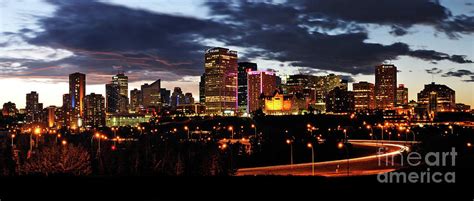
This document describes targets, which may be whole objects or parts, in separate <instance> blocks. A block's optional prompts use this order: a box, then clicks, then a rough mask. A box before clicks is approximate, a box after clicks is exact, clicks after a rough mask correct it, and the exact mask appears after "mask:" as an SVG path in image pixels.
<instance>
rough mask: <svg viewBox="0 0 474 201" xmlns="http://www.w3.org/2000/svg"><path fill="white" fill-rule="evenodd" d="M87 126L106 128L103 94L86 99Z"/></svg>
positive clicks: (89, 96) (85, 114)
mask: <svg viewBox="0 0 474 201" xmlns="http://www.w3.org/2000/svg"><path fill="white" fill-rule="evenodd" d="M84 120H85V125H86V126H90V127H102V126H105V99H104V97H103V96H102V95H101V94H95V93H91V94H89V95H87V96H86V97H85V98H84Z"/></svg>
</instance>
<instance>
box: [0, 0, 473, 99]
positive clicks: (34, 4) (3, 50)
mask: <svg viewBox="0 0 474 201" xmlns="http://www.w3.org/2000/svg"><path fill="white" fill-rule="evenodd" d="M282 2H284V1H275V2H274V3H263V2H254V3H247V4H239V3H235V2H234V3H229V4H224V3H219V2H205V1H194V2H183V3H180V4H167V2H166V1H157V2H139V3H136V4H133V5H132V4H131V3H130V2H129V1H116V0H114V1H108V2H95V1H91V2H56V1H28V3H29V4H31V6H28V7H26V6H24V4H25V3H26V2H23V3H21V2H20V3H18V2H5V3H4V4H2V5H0V6H1V7H2V11H6V12H5V15H4V17H5V19H7V20H5V21H4V22H3V21H2V25H3V26H2V30H1V33H0V34H1V35H2V36H3V37H2V39H1V40H2V41H0V43H1V46H0V69H1V73H0V77H1V79H0V84H1V85H3V86H15V87H2V89H0V93H1V94H3V95H2V96H0V103H6V102H8V101H12V102H14V103H16V104H17V107H18V108H24V107H25V101H24V94H26V93H29V92H30V91H37V92H38V93H39V94H40V96H39V102H41V103H43V104H44V106H45V107H46V106H49V105H56V106H57V105H60V104H61V101H62V99H61V96H62V94H64V93H66V92H67V89H68V84H67V75H68V74H70V73H74V72H82V73H85V74H87V75H88V82H87V83H88V84H87V93H88V94H89V93H96V94H102V95H104V96H105V87H104V84H106V83H107V82H109V80H110V77H111V76H113V75H115V74H117V72H119V71H121V72H125V73H126V74H127V76H129V92H130V90H133V89H134V88H137V89H139V88H140V86H141V85H142V84H143V83H151V82H153V81H154V80H157V79H161V80H162V83H161V84H162V86H163V87H164V88H167V89H173V88H174V87H176V86H178V87H181V88H182V89H183V91H187V92H191V93H192V94H193V95H194V99H196V100H198V99H199V97H198V96H199V92H198V91H199V89H198V88H199V85H198V83H199V80H200V76H201V75H202V73H203V66H204V59H203V58H202V54H203V52H204V51H205V50H206V49H207V48H209V47H213V46H220V47H226V48H229V49H232V50H237V51H238V53H239V60H238V62H253V63H257V64H258V65H259V69H260V70H266V69H273V70H276V71H277V75H279V76H281V77H284V76H285V75H291V74H297V73H298V72H306V73H309V74H315V75H324V74H329V73H335V74H340V75H343V76H345V77H347V78H350V80H351V81H355V82H359V81H368V82H370V83H375V80H374V78H373V73H374V71H373V68H374V66H375V65H376V64H380V63H383V62H388V63H392V64H395V65H396V66H397V67H398V70H399V72H398V73H397V74H398V80H397V81H398V83H401V84H405V86H407V88H409V97H408V98H409V100H416V96H417V93H418V92H419V91H421V90H422V89H423V86H424V85H425V84H428V83H431V82H432V81H434V82H436V83H439V84H445V85H448V86H450V87H451V88H452V89H453V90H455V91H457V92H458V93H457V94H456V96H457V97H456V100H457V102H462V103H466V104H469V105H474V95H473V94H474V87H472V85H473V82H472V76H474V74H473V73H472V72H471V71H472V70H470V67H472V60H473V58H474V51H473V49H472V47H473V44H472V43H473V42H472V41H474V38H473V34H472V28H471V27H472V26H470V25H472V22H473V16H472V11H473V10H474V7H473V6H472V5H468V4H467V1H466V2H464V1H456V2H450V1H440V2H431V1H416V2H399V4H397V6H394V5H392V4H391V3H389V2H387V3H385V4H381V5H373V4H371V3H370V1H367V2H364V3H362V4H364V5H366V6H367V7H368V8H373V9H376V8H380V9H383V8H390V11H393V12H394V13H397V14H396V15H383V14H381V13H378V12H375V13H373V14H370V15H362V16H361V9H354V10H353V12H349V11H351V10H349V11H347V12H348V13H347V15H344V14H342V13H343V12H345V11H346V10H344V9H345V8H347V6H346V7H341V8H334V9H330V8H329V7H325V5H326V4H327V2H325V1H317V2H315V4H317V5H320V7H321V8H319V7H314V5H312V4H308V3H307V2H306V3H305V2H304V1H301V2H297V3H294V4H298V5H287V4H283V3H282ZM297 6H300V7H298V9H296V8H294V7H297ZM413 6H414V7H416V6H418V7H417V8H418V12H421V13H424V15H423V16H424V17H425V18H421V17H419V16H410V12H409V11H407V12H402V11H404V10H406V8H411V7H413ZM323 8H325V9H323ZM429 8H432V9H429ZM255 9H259V10H267V11H273V10H278V11H280V12H271V13H272V14H271V15H269V16H268V18H260V17H258V16H255V15H250V14H249V13H251V12H252V11H253V10H255ZM85 10H87V12H90V13H89V14H90V15H87V16H86V15H80V16H79V15H76V14H77V13H80V12H83V11H85ZM408 10H409V9H408ZM224 11H227V12H224ZM237 11H240V12H242V15H240V14H239V12H237ZM247 12H249V13H247ZM33 13H34V14H35V15H34V16H32V15H33ZM114 13H122V14H124V15H125V16H126V17H127V18H126V19H127V20H122V21H120V20H119V19H118V18H117V17H116V14H114ZM127 13H133V14H135V15H134V16H132V15H129V14H127ZM262 13H264V12H262ZM273 13H274V14H273ZM277 13H279V14H277ZM310 13H317V14H320V15H322V16H325V19H326V21H325V20H322V19H320V20H319V21H318V20H316V21H314V20H313V21H311V20H308V21H298V20H295V18H296V17H295V16H300V15H304V14H310ZM99 14H101V15H99ZM402 14H403V15H402ZM400 15H401V16H402V17H401V18H402V19H400V17H398V18H397V17H396V16H400ZM25 17H27V18H28V19H27V20H20V19H25ZM235 20H239V21H241V24H240V25H238V24H235V22H236V21H235ZM327 20H329V21H327ZM7 21H8V23H7ZM69 21H70V22H74V23H76V24H77V26H69V24H67V23H68V22H69ZM83 21H86V22H94V23H92V24H91V25H93V26H82V25H87V24H82V25H81V23H80V22H83ZM139 21H144V22H149V23H150V24H152V25H153V26H151V27H149V26H147V25H146V24H142V23H137V22H139ZM109 22H112V24H109ZM170 22H176V23H170ZM309 22H312V24H309ZM330 22H338V23H337V24H335V25H332V26H330V25H331V24H329V23H330ZM179 23H184V24H188V25H189V28H183V27H179V26H177V25H176V24H179ZM256 24H259V25H261V26H259V27H264V26H266V25H272V26H274V25H275V27H278V26H280V27H286V28H294V27H295V25H305V26H310V27H312V28H314V30H312V31H308V30H306V31H305V30H300V29H297V30H296V31H294V32H283V31H282V30H273V29H267V31H264V30H260V29H256V30H255V31H252V32H248V34H249V36H247V37H243V36H242V35H239V34H237V33H235V32H233V33H235V35H231V36H228V35H222V34H221V33H222V32H227V31H229V30H233V29H237V30H238V29H247V28H249V27H253V26H255V25H256ZM107 25H114V26H113V28H112V30H113V31H114V32H117V33H121V34H120V35H117V34H114V32H111V31H110V30H104V29H103V27H104V26H107ZM128 25H133V27H134V30H135V31H136V32H137V34H143V32H142V30H151V32H153V34H151V35H156V37H155V36H151V35H148V34H146V35H139V36H141V37H137V36H133V35H131V34H123V33H127V32H126V31H121V30H123V29H124V28H125V27H127V26H128ZM276 25H278V26H276ZM91 27H95V28H97V29H98V30H97V31H96V30H94V29H91ZM192 27H203V29H192ZM211 27H215V28H211ZM165 29H166V30H165ZM275 29H277V28H275ZM57 31H60V32H62V33H64V35H63V36H64V37H62V36H58V35H55V33H56V32H57ZM303 31H305V32H303ZM75 33H81V34H79V35H77V37H73V36H74V35H73V34H75ZM285 34H286V35H285ZM173 35H180V36H179V37H178V36H177V37H176V38H172V37H171V36H173ZM181 35H182V36H181ZM283 35H285V37H284V38H285V40H279V37H283ZM105 36H110V38H108V37H105ZM160 36H162V38H164V39H163V41H157V39H156V38H159V37H160ZM252 36H253V37H254V38H255V39H251V38H249V37H252ZM298 36H301V38H302V39H304V40H305V41H308V44H314V46H312V45H307V44H306V43H301V41H300V39H299V37H298ZM319 36H321V37H319ZM322 36H324V37H322ZM87 37H96V38H100V39H101V40H100V41H103V42H100V43H97V42H95V43H93V44H92V43H90V42H88V41H87ZM72 38H76V39H74V40H73V39H72ZM236 38H243V39H236ZM109 39H110V40H109ZM201 39H202V40H201ZM269 39H270V40H269ZM280 39H281V38H280ZM196 40H201V42H197V41H196ZM287 40H288V41H290V42H291V43H292V45H288V44H287V42H286V41H287ZM117 41H120V42H117ZM164 43H166V44H167V45H163V44H164ZM168 43H169V44H168ZM316 44H317V45H316ZM341 44H342V45H344V47H345V48H346V49H347V50H345V51H342V50H334V48H333V47H335V46H336V45H337V46H339V45H341ZM316 46H321V47H316ZM320 48H323V49H324V50H325V52H321V49H320ZM300 49H303V50H304V51H301V50H300ZM355 53H357V54H355ZM282 55H286V57H284V56H282ZM342 61H344V62H346V61H348V62H349V63H344V62H342ZM466 86H467V87H466ZM469 86H471V87H469ZM350 88H351V87H350ZM41 94H43V95H41Z"/></svg>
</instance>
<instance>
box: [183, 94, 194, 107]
mask: <svg viewBox="0 0 474 201" xmlns="http://www.w3.org/2000/svg"><path fill="white" fill-rule="evenodd" d="M184 104H188V105H189V104H194V98H193V94H192V93H185V94H184Z"/></svg>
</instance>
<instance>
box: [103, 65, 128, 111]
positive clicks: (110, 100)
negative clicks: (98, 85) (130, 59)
mask: <svg viewBox="0 0 474 201" xmlns="http://www.w3.org/2000/svg"><path fill="white" fill-rule="evenodd" d="M105 97H106V101H107V106H106V108H107V109H106V111H107V113H109V114H111V113H121V114H125V113H128V108H129V101H128V77H127V76H125V75H124V74H123V73H119V74H117V75H115V76H113V77H112V81H111V83H109V84H106V85H105Z"/></svg>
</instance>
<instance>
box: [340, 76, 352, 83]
mask: <svg viewBox="0 0 474 201" xmlns="http://www.w3.org/2000/svg"><path fill="white" fill-rule="evenodd" d="M341 77H342V79H343V80H347V82H351V83H352V82H355V79H354V78H353V77H352V76H350V75H342V76H341Z"/></svg>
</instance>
